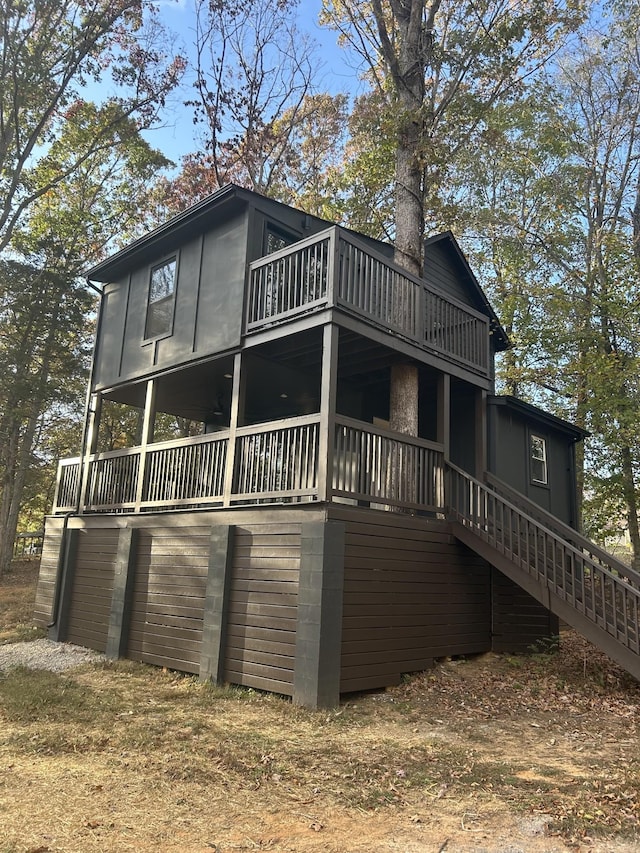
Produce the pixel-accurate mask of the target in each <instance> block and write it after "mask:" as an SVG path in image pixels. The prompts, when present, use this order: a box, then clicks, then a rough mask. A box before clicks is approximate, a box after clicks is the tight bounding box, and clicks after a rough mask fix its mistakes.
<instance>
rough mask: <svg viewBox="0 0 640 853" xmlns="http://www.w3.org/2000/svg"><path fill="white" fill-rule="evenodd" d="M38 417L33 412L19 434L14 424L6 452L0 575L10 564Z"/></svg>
mask: <svg viewBox="0 0 640 853" xmlns="http://www.w3.org/2000/svg"><path fill="white" fill-rule="evenodd" d="M37 425H38V418H37V416H35V415H32V416H31V417H30V419H29V421H28V422H27V425H26V427H25V429H24V431H23V433H22V435H20V426H21V425H20V424H19V423H16V424H14V428H13V434H12V436H11V439H10V441H9V447H10V452H9V453H8V454H7V455H6V456H5V461H6V463H7V464H6V467H5V476H4V478H3V484H2V497H1V499H0V530H1V531H2V537H0V539H1V541H0V577H2V575H3V574H4V573H5V572H7V571H9V569H10V568H11V559H12V557H13V543H14V542H15V538H16V532H17V529H18V518H19V515H20V502H21V500H22V493H23V491H24V484H25V480H26V476H27V471H28V469H29V464H30V461H31V454H32V451H33V443H34V436H35V433H36V427H37Z"/></svg>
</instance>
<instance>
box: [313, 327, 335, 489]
mask: <svg viewBox="0 0 640 853" xmlns="http://www.w3.org/2000/svg"><path fill="white" fill-rule="evenodd" d="M322 335H323V336H322V380H321V387H320V436H319V441H318V500H320V501H330V500H331V495H332V491H333V454H334V446H335V432H336V427H335V423H336V398H337V390H338V336H339V329H338V327H337V326H334V325H333V324H332V323H328V324H327V325H326V326H325V327H324V329H323V333H322Z"/></svg>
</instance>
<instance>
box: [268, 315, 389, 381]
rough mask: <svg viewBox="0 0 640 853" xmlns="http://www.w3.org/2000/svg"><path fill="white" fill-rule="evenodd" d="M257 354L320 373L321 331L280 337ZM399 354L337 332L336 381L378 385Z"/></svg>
mask: <svg viewBox="0 0 640 853" xmlns="http://www.w3.org/2000/svg"><path fill="white" fill-rule="evenodd" d="M259 350H260V355H261V356H263V357H264V358H267V359H269V360H271V361H274V362H278V363H280V364H285V365H287V366H288V367H291V368H295V369H296V370H303V371H305V372H316V371H319V370H320V365H321V362H322V330H321V329H319V328H316V329H310V330H308V331H306V332H300V333H299V334H296V335H290V336H288V337H282V338H280V339H279V340H275V341H270V342H268V343H265V344H263V345H261V346H260V347H259ZM398 358H399V355H398V353H397V352H394V351H393V350H392V349H389V348H388V347H385V346H382V345H381V344H379V343H377V342H376V341H373V340H371V339H369V338H365V337H363V336H362V335H358V334H356V333H355V332H351V331H349V330H347V329H340V349H339V354H338V378H339V379H344V380H348V381H350V382H354V383H356V384H358V385H359V386H364V385H367V386H368V385H377V384H379V383H380V382H381V381H383V380H384V379H385V378H386V377H387V372H388V370H389V368H390V366H391V365H392V364H393V363H394V362H396V361H398Z"/></svg>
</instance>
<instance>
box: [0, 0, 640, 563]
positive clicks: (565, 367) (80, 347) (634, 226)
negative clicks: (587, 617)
mask: <svg viewBox="0 0 640 853" xmlns="http://www.w3.org/2000/svg"><path fill="white" fill-rule="evenodd" d="M168 8H169V6H168V4H158V3H152V2H147V0H73V2H72V0H34V2H27V0H7V2H5V3H3V4H2V8H1V9H0V26H1V27H2V36H1V43H0V250H1V255H0V574H1V573H2V571H3V570H6V568H7V566H8V564H9V561H10V559H11V550H12V545H13V539H14V536H15V532H16V530H17V529H19V530H27V529H36V528H39V527H41V526H42V522H43V517H44V515H45V514H46V513H47V512H48V510H49V508H50V505H51V501H52V497H53V486H54V478H55V467H56V461H57V459H58V458H59V457H64V456H71V455H76V454H77V453H78V451H79V449H80V445H81V425H82V420H83V411H84V405H85V397H86V384H87V378H88V365H89V361H90V352H91V344H92V339H93V331H94V321H95V311H96V306H97V298H98V297H97V294H95V293H94V292H93V291H92V290H91V289H90V288H88V287H87V285H86V282H85V281H84V279H83V277H82V271H83V270H84V269H87V268H88V267H90V266H91V265H93V264H95V263H97V262H98V261H99V260H101V259H102V258H103V257H105V255H106V254H108V253H110V252H112V251H113V250H115V249H118V248H119V247H121V246H122V245H124V244H125V243H127V242H129V241H130V240H131V239H133V238H135V237H138V236H140V235H141V234H142V233H144V232H145V231H147V230H149V229H150V228H152V227H154V226H155V225H157V224H159V223H160V222H163V221H165V220H166V219H167V218H169V216H171V215H172V214H173V213H177V212H179V211H181V210H183V209H184V208H185V207H186V206H187V205H189V204H191V203H193V202H195V201H197V200H199V199H200V198H202V197H203V196H205V195H207V194H208V193H210V192H211V191H213V190H215V189H217V188H218V187H220V186H222V185H224V184H225V183H227V182H229V181H233V182H235V183H237V184H240V185H242V186H246V187H249V188H251V189H254V190H257V191H259V192H262V193H265V194H267V195H269V196H272V197H274V198H277V199H279V200H280V201H284V202H287V203H289V204H292V205H294V206H297V207H300V208H302V209H303V210H306V211H308V212H310V213H313V214H316V215H319V216H323V217H325V218H326V219H328V220H330V221H332V222H340V223H342V224H345V225H347V226H349V227H351V228H354V229H356V230H358V231H361V232H364V233H366V234H369V235H371V236H373V237H376V238H379V239H384V240H389V241H391V242H393V243H394V244H395V246H396V257H397V259H398V260H399V261H400V262H401V263H403V264H404V265H405V266H407V267H408V268H409V269H410V270H412V271H418V272H419V271H420V269H421V266H422V246H423V239H424V237H425V236H428V235H430V234H433V233H437V232H439V231H442V230H446V229H451V230H452V231H453V232H454V233H455V234H456V237H457V238H458V240H459V242H460V243H461V245H462V247H463V248H464V250H465V252H466V253H467V255H468V257H469V259H470V261H471V265H472V267H473V268H474V270H475V271H476V273H477V275H478V278H479V279H480V281H481V283H482V285H483V287H484V288H485V289H486V291H487V293H488V296H489V298H490V300H491V302H492V304H493V307H494V308H495V310H496V312H497V314H498V316H499V317H500V319H501V321H502V324H503V326H504V327H505V329H506V330H507V332H508V334H509V335H510V337H511V340H512V341H513V347H512V349H510V350H509V351H508V352H507V353H505V354H503V355H502V356H501V358H500V361H499V363H498V367H497V370H498V375H497V380H498V389H497V390H498V391H499V392H503V393H508V394H515V395H518V396H519V397H521V398H523V399H525V400H529V401H531V402H534V403H537V404H541V405H543V406H544V407H545V408H547V409H548V410H549V411H551V412H553V413H555V414H557V415H560V416H562V417H565V418H567V419H569V420H571V421H573V422H575V423H576V424H578V425H579V426H581V427H584V428H585V429H587V430H589V431H590V432H591V437H590V438H589V439H588V440H587V442H586V446H585V453H584V468H583V473H582V474H581V477H580V488H581V492H582V500H583V504H582V508H583V519H584V528H585V532H586V533H587V534H588V535H590V536H592V537H593V538H595V539H596V540H598V541H601V542H602V541H606V540H607V539H608V538H610V537H614V538H615V537H616V536H618V535H620V534H621V533H622V532H624V531H628V533H629V536H630V540H631V546H632V557H633V562H634V564H635V567H636V568H640V532H639V527H638V499H639V487H638V479H639V476H640V418H639V417H638V414H639V410H640V389H639V387H638V353H639V348H640V311H639V310H638V309H639V307H640V304H639V300H640V162H639V161H640V143H639V134H640V118H639V117H640V38H639V35H638V30H639V27H638V24H639V22H640V14H639V13H640V4H639V3H638V2H637V0H621V2H614V3H608V4H607V5H606V8H604V4H599V3H589V2H582V0H562V1H561V2H554V1H553V0H516V2H513V0H497V2H496V0H491V2H489V0H478V2H458V0H431V2H426V0H368V1H367V2H364V0H333V2H332V0H323V3H322V9H321V10H320V15H319V22H320V24H321V25H322V26H323V27H326V28H329V30H330V31H331V32H333V33H334V34H335V37H336V39H337V43H338V45H339V50H341V51H343V55H344V62H345V67H346V68H347V69H349V73H348V74H344V73H343V74H342V77H341V78H340V80H341V82H342V84H343V88H344V91H337V88H336V80H335V78H333V79H331V80H330V78H329V74H328V70H327V68H326V66H325V67H323V61H322V55H321V52H320V48H319V46H318V45H316V44H315V43H314V39H313V34H312V33H313V30H312V24H313V23H314V22H312V21H311V20H310V18H309V17H308V16H309V14H310V13H309V11H308V4H306V3H305V4H304V6H303V5H301V4H300V3H297V2H295V0H243V2H236V0H193V2H185V3H183V4H182V12H183V13H184V15H185V16H187V17H188V22H189V23H188V26H185V27H183V28H182V29H181V32H180V33H172V32H171V29H170V27H169V25H168V21H169V19H170V18H171V16H170V15H169V14H168ZM305 15H306V16H307V18H305ZM329 82H330V83H331V85H329ZM175 122H178V123H179V127H180V134H181V136H182V142H183V143H184V141H185V135H186V136H187V137H188V144H187V146H186V148H187V150H191V152H192V153H187V154H186V155H185V156H183V157H182V158H181V160H180V162H178V163H171V162H170V161H169V160H168V158H167V156H165V152H162V151H160V150H156V149H155V148H154V147H152V145H150V144H149V141H148V140H149V139H150V138H153V137H152V136H151V135H150V133H149V131H150V130H151V129H153V128H154V127H158V126H162V125H168V124H171V123H175ZM103 429H106V430H108V433H109V442H110V446H112V447H114V448H115V447H118V446H121V445H123V444H126V443H131V437H132V436H133V435H135V432H136V429H137V423H136V419H135V417H132V416H131V414H130V413H129V414H128V415H127V416H124V415H121V414H120V413H118V412H117V411H116V410H114V412H113V414H112V415H110V416H109V418H107V419H106V420H105V424H103ZM164 429H165V430H166V431H167V433H168V434H169V433H171V432H175V433H178V432H180V431H182V432H184V431H185V430H188V429H189V425H188V424H178V423H176V424H173V423H171V422H170V421H169V420H167V421H165V422H164Z"/></svg>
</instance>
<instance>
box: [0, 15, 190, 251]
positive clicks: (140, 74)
mask: <svg viewBox="0 0 640 853" xmlns="http://www.w3.org/2000/svg"><path fill="white" fill-rule="evenodd" d="M183 67H184V60H183V59H182V57H175V58H171V57H169V56H167V55H166V50H165V47H164V36H163V33H162V29H161V27H160V25H159V21H158V17H157V15H156V14H155V7H154V4H152V3H150V2H148V0H5V2H3V3H2V4H0V251H2V250H3V249H5V248H6V247H7V246H8V245H9V243H10V242H11V238H12V234H13V232H14V230H15V229H16V227H17V226H18V224H19V223H20V221H21V220H22V219H23V217H24V215H25V213H26V212H27V211H28V210H29V208H30V207H31V206H32V205H33V204H34V203H36V202H37V201H38V199H40V198H42V197H43V196H45V195H46V193H47V192H49V190H51V189H52V188H54V187H56V186H57V185H58V184H59V183H61V182H62V181H64V180H65V179H66V178H67V177H68V176H69V175H71V174H73V172H74V171H75V170H76V169H78V168H79V167H80V166H81V165H82V164H83V163H84V162H85V161H86V160H87V158H90V157H91V156H92V155H93V154H94V153H96V152H98V151H100V150H101V149H103V148H105V147H107V146H111V145H113V144H116V145H117V144H118V131H119V129H120V128H122V127H123V126H125V125H126V123H127V121H128V120H129V119H135V121H136V124H137V126H138V127H139V128H141V127H148V126H150V125H151V124H152V123H153V122H154V120H155V119H156V117H157V115H158V112H159V110H160V109H161V107H162V105H163V103H164V99H165V97H166V94H167V93H168V91H170V89H171V88H172V87H173V86H175V85H176V83H177V81H178V79H179V77H180V74H181V72H182V69H183ZM98 83H100V84H101V85H102V86H103V87H107V88H110V89H112V90H113V95H112V96H111V103H112V105H113V106H114V111H113V114H112V117H111V121H110V122H107V123H105V124H104V125H102V126H101V128H100V129H99V131H98V132H97V133H96V135H95V136H94V137H92V138H90V137H85V138H84V139H83V140H82V145H81V146H80V147H78V149H77V150H76V151H75V152H74V155H73V157H69V158H67V161H66V166H65V169H64V171H63V170H59V171H55V170H48V171H46V173H45V172H43V173H40V174H41V176H42V178H43V179H42V180H41V181H38V180H36V172H34V170H33V165H34V163H35V162H38V161H40V160H42V159H44V158H46V157H47V154H48V152H49V149H50V146H51V144H52V143H53V142H54V141H55V139H56V138H57V137H58V135H59V134H60V132H61V130H62V129H63V128H64V126H65V124H66V122H67V121H68V119H69V110H70V108H72V107H73V105H74V104H75V103H76V102H77V101H78V100H82V93H83V90H84V87H85V86H86V85H88V84H93V85H97V84H98ZM45 174H46V179H44V177H43V176H44V175H45Z"/></svg>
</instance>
